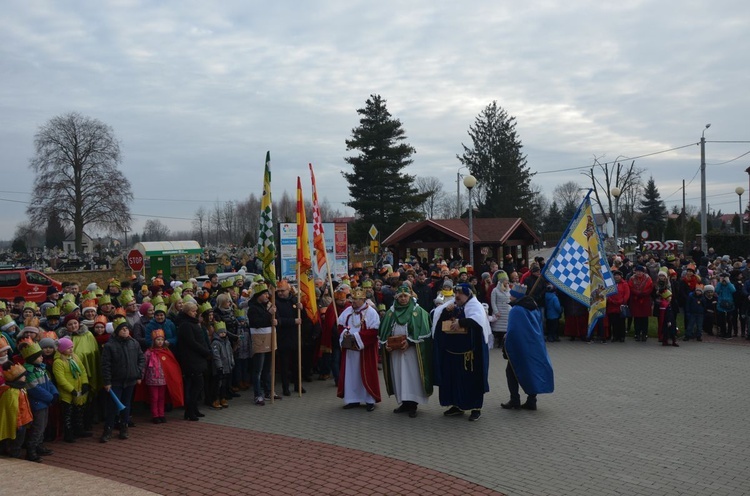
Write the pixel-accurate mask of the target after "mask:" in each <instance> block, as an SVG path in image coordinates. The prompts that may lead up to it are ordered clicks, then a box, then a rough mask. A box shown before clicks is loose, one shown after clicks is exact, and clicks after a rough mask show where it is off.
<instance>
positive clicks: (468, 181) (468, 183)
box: [464, 174, 477, 189]
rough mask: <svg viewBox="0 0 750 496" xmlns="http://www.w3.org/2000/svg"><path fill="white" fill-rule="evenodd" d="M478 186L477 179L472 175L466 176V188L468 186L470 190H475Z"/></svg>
mask: <svg viewBox="0 0 750 496" xmlns="http://www.w3.org/2000/svg"><path fill="white" fill-rule="evenodd" d="M476 185H477V178H476V177H474V176H472V175H471V174H469V175H466V176H464V186H466V187H467V188H468V189H471V188H473V187H474V186H476Z"/></svg>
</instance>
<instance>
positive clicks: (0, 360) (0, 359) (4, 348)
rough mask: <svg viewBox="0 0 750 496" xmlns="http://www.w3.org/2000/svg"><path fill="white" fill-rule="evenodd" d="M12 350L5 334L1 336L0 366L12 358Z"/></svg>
mask: <svg viewBox="0 0 750 496" xmlns="http://www.w3.org/2000/svg"><path fill="white" fill-rule="evenodd" d="M10 351H11V349H10V344H9V343H8V340H7V339H5V336H0V366H2V365H3V364H4V363H5V362H7V361H8V360H9V359H10V357H9V356H8V354H9V353H10Z"/></svg>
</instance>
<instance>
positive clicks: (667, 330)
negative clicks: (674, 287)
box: [659, 289, 680, 346]
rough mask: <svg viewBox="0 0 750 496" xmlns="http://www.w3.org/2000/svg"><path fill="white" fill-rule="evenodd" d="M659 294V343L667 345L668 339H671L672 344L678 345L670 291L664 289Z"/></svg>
mask: <svg viewBox="0 0 750 496" xmlns="http://www.w3.org/2000/svg"><path fill="white" fill-rule="evenodd" d="M660 296H661V300H660V301H659V328H660V329H661V337H662V341H661V345H662V346H669V340H672V346H680V345H679V344H677V323H676V322H675V318H674V312H673V311H672V291H670V290H668V289H665V290H664V291H662V293H661V295H660Z"/></svg>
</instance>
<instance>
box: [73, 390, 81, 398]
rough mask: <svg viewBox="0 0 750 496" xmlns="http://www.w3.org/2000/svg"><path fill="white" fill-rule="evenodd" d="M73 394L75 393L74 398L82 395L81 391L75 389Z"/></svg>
mask: <svg viewBox="0 0 750 496" xmlns="http://www.w3.org/2000/svg"><path fill="white" fill-rule="evenodd" d="M72 394H73V398H79V397H80V396H82V394H81V392H80V391H76V390H75V389H74V390H73V393H72Z"/></svg>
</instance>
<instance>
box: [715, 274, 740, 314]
mask: <svg viewBox="0 0 750 496" xmlns="http://www.w3.org/2000/svg"><path fill="white" fill-rule="evenodd" d="M735 291H736V289H735V287H734V284H732V283H731V282H723V281H722V282H720V283H718V284H717V285H716V311H717V312H724V313H728V312H731V311H733V310H734V308H735V307H734V293H735Z"/></svg>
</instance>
